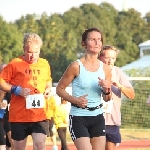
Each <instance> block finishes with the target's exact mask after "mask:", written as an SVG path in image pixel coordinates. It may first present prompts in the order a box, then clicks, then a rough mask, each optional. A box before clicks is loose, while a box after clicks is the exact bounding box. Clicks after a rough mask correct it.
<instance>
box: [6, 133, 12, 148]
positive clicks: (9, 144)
mask: <svg viewBox="0 0 150 150" xmlns="http://www.w3.org/2000/svg"><path fill="white" fill-rule="evenodd" d="M6 146H7V147H9V148H10V147H11V143H10V142H9V139H8V136H7V134H6Z"/></svg>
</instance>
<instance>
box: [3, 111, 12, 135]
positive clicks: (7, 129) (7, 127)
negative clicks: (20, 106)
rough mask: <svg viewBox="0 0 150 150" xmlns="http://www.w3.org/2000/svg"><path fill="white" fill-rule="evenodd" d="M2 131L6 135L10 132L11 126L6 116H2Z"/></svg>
mask: <svg viewBox="0 0 150 150" xmlns="http://www.w3.org/2000/svg"><path fill="white" fill-rule="evenodd" d="M4 130H5V132H6V133H8V132H9V131H11V125H10V122H9V121H8V114H4Z"/></svg>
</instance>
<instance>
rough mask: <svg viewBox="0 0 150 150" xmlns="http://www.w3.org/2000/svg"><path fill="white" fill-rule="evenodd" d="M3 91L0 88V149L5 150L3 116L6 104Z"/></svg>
mask: <svg viewBox="0 0 150 150" xmlns="http://www.w3.org/2000/svg"><path fill="white" fill-rule="evenodd" d="M4 96H5V93H4V92H3V91H1V90H0V150H6V135H5V131H4V127H3V117H4V113H5V109H6V107H7V104H6V103H4V102H3V98H4Z"/></svg>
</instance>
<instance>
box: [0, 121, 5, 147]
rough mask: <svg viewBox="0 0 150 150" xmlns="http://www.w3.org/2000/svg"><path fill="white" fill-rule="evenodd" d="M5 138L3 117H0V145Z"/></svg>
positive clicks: (3, 142) (3, 143)
mask: <svg viewBox="0 0 150 150" xmlns="http://www.w3.org/2000/svg"><path fill="white" fill-rule="evenodd" d="M5 144H6V139H5V131H4V127H3V119H1V118H0V145H5Z"/></svg>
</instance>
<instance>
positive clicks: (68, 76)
mask: <svg viewBox="0 0 150 150" xmlns="http://www.w3.org/2000/svg"><path fill="white" fill-rule="evenodd" d="M78 74H79V64H78V62H73V63H71V64H70V65H69V66H68V68H67V69H66V71H65V72H64V74H63V76H62V77H61V79H60V81H59V83H58V85H57V87H56V93H57V95H58V96H60V97H62V98H63V99H65V100H67V101H69V102H71V103H74V104H76V101H77V98H75V97H73V96H71V95H69V94H68V93H67V92H66V91H65V89H66V87H67V86H68V85H69V84H70V83H71V82H72V81H73V79H74V78H75V77H76V76H78Z"/></svg>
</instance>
